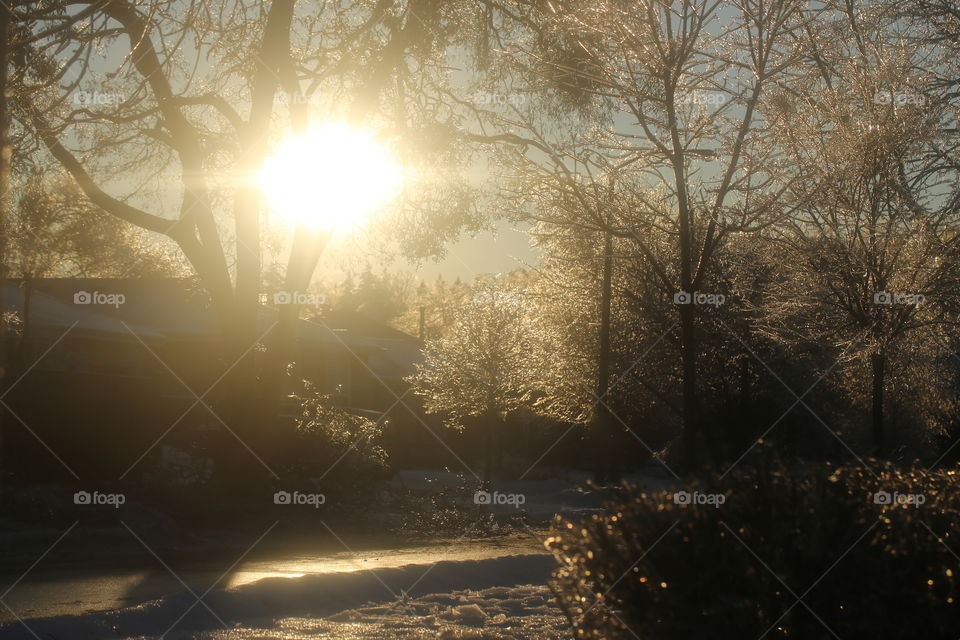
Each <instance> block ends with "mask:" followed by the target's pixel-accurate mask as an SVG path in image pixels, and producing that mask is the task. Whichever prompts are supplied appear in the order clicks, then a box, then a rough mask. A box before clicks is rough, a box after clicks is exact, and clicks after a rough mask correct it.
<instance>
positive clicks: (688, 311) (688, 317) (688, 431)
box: [679, 300, 700, 471]
mask: <svg viewBox="0 0 960 640" xmlns="http://www.w3.org/2000/svg"><path fill="white" fill-rule="evenodd" d="M679 307H680V358H681V365H682V377H683V380H682V408H683V457H684V465H685V466H686V468H687V470H688V471H693V470H694V469H696V468H697V464H698V463H699V451H698V447H699V445H700V442H699V436H700V416H699V408H698V406H697V340H696V327H695V324H694V317H693V302H692V300H691V301H690V304H682V305H679Z"/></svg>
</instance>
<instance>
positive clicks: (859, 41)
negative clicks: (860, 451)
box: [771, 4, 960, 455]
mask: <svg viewBox="0 0 960 640" xmlns="http://www.w3.org/2000/svg"><path fill="white" fill-rule="evenodd" d="M873 8H874V9H875V11H872V12H866V13H865V12H863V11H861V10H860V8H857V7H854V6H853V5H852V4H847V5H844V6H842V7H840V8H839V9H838V10H837V11H836V12H831V13H829V14H826V13H825V14H824V16H823V17H824V20H823V22H822V23H821V31H820V32H818V33H816V34H814V33H812V32H811V33H808V34H807V35H806V37H805V38H804V42H805V43H806V46H807V47H808V51H809V61H810V65H811V69H810V75H809V76H808V77H809V83H808V85H807V86H806V87H805V92H804V94H803V96H804V98H803V99H802V100H800V99H798V100H796V101H793V100H786V99H785V100H784V101H783V102H782V103H781V105H780V108H781V112H780V116H779V118H777V130H778V131H779V132H780V134H781V135H780V137H779V140H780V141H781V143H782V144H783V145H784V146H785V147H786V148H788V149H789V154H790V157H791V158H792V160H793V162H794V163H796V165H797V166H798V167H799V168H800V169H801V172H802V175H803V178H802V179H801V180H797V181H796V182H795V183H794V184H793V187H792V189H791V191H790V193H789V195H788V197H787V198H785V199H784V201H785V203H792V204H793V210H794V211H795V213H796V215H795V216H794V217H792V218H791V219H790V221H789V223H785V224H784V225H782V226H780V227H778V230H780V231H781V232H782V235H781V244H780V248H779V249H778V250H777V256H779V258H782V257H784V256H786V257H788V258H789V259H788V260H787V261H785V264H786V265H789V266H795V267H796V268H797V270H798V271H797V272H796V274H795V275H796V276H797V278H796V279H792V280H788V281H786V283H785V287H784V289H782V290H781V291H779V292H778V296H777V297H775V298H774V299H773V300H772V302H771V312H772V314H773V317H774V318H776V319H778V320H779V321H780V323H781V326H782V327H783V328H784V329H785V330H787V331H788V332H789V333H793V332H795V331H804V330H805V328H806V329H816V330H817V331H818V333H819V335H824V336H826V337H828V338H829V339H831V340H832V341H833V342H834V344H836V345H837V346H838V347H840V348H841V349H842V352H843V353H844V354H845V355H846V358H850V359H859V358H863V359H866V360H868V361H869V367H870V371H871V376H870V377H871V383H870V384H871V393H870V396H871V414H872V419H871V422H872V433H873V439H874V444H875V447H876V451H877V453H878V454H879V455H883V454H884V453H886V437H885V430H884V404H885V403H884V391H885V389H886V386H887V377H888V373H889V372H888V363H889V361H890V358H891V356H893V355H895V354H896V351H897V349H898V348H899V347H900V345H901V344H902V343H903V342H904V341H905V340H906V339H907V336H908V334H909V333H911V332H914V331H917V330H921V329H925V328H928V327H932V326H935V325H938V324H944V323H950V322H952V318H953V310H954V309H955V308H956V299H957V291H958V287H960V280H958V277H960V272H958V270H957V267H958V257H960V253H958V252H960V245H958V242H960V226H958V225H960V209H958V203H960V199H958V196H957V193H958V192H957V190H956V187H957V182H956V175H955V174H952V172H951V171H950V170H949V169H948V168H947V167H944V166H943V165H940V166H937V165H936V164H931V162H930V159H931V158H932V157H935V156H936V155H937V154H936V145H937V143H938V142H939V139H940V136H941V134H940V133H939V132H938V129H939V127H938V123H939V122H940V121H941V120H942V111H941V109H942V107H941V106H940V105H939V104H938V103H937V102H936V101H934V100H931V99H930V98H928V96H927V95H926V92H927V90H928V88H929V87H930V85H929V83H928V81H929V76H926V77H925V76H924V75H920V74H918V73H917V71H916V69H917V68H918V67H919V61H918V60H917V57H918V56H919V55H920V54H921V52H917V50H916V49H915V48H914V47H913V46H912V45H911V44H909V43H908V42H907V41H905V40H904V39H902V38H899V37H898V34H897V24H896V22H895V21H894V20H892V19H891V17H890V16H888V15H885V14H884V13H883V12H881V11H879V10H877V9H879V8H882V5H874V6H873ZM825 34H831V35H832V37H830V38H829V39H827V38H825V37H824V36H825ZM789 266H788V268H790V267H789ZM801 318H802V320H800V319H801Z"/></svg>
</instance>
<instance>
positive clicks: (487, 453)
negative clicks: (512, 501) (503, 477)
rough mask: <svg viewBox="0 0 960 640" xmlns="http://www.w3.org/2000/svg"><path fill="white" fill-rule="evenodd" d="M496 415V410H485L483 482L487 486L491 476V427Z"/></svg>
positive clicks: (494, 422)
mask: <svg viewBox="0 0 960 640" xmlns="http://www.w3.org/2000/svg"><path fill="white" fill-rule="evenodd" d="M496 417H497V413H496V411H494V410H493V409H489V410H488V411H487V412H486V424H485V425H484V430H483V483H484V485H485V486H486V487H488V488H489V487H490V479H491V477H492V476H493V429H494V425H495V424H496Z"/></svg>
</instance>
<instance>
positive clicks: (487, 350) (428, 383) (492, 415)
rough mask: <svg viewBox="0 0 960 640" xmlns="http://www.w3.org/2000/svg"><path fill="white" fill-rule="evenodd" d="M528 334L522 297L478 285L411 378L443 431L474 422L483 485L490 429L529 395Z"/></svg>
mask: <svg viewBox="0 0 960 640" xmlns="http://www.w3.org/2000/svg"><path fill="white" fill-rule="evenodd" d="M530 331H531V329H530V319H529V316H528V314H527V313H526V309H525V304H524V299H523V296H522V295H521V294H518V293H515V292H513V291H511V290H510V289H509V288H507V287H505V286H504V285H503V284H502V283H501V282H497V281H495V280H494V281H482V282H480V283H479V285H478V286H476V287H475V288H474V290H473V296H472V297H471V298H470V299H469V300H468V301H467V302H466V303H465V304H463V306H462V307H460V309H459V310H458V311H457V312H456V314H455V316H454V320H453V324H452V326H451V327H450V328H449V329H448V330H447V332H446V333H445V334H444V335H442V336H441V337H439V338H434V339H431V340H428V341H427V343H426V347H425V349H424V362H423V364H422V365H420V369H419V372H418V373H417V374H416V375H415V376H413V379H412V382H413V384H414V388H415V390H416V393H417V394H419V395H420V396H422V397H423V398H424V408H425V409H426V410H427V412H428V413H436V414H440V415H442V416H443V417H444V420H445V423H446V424H447V426H449V427H451V428H455V429H463V428H465V427H466V426H467V425H468V423H470V422H477V421H479V424H480V425H481V428H482V429H483V430H484V479H485V480H486V481H488V482H489V480H490V475H491V466H492V459H493V434H494V427H495V425H496V423H497V421H498V420H500V419H501V417H503V416H505V415H506V414H507V413H509V412H510V411H513V410H515V409H517V408H519V407H520V406H521V405H523V403H524V402H525V401H526V400H527V398H528V396H529V380H528V378H527V375H526V373H527V371H528V367H529V363H530V335H531V334H530ZM470 419H474V420H473V421H471V420H470Z"/></svg>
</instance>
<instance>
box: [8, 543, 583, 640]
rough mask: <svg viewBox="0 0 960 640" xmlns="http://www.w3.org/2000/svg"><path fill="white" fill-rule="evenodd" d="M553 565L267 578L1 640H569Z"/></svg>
mask: <svg viewBox="0 0 960 640" xmlns="http://www.w3.org/2000/svg"><path fill="white" fill-rule="evenodd" d="M553 562H554V561H553V558H552V557H551V556H549V555H545V554H542V553H539V554H524V555H511V556H504V557H499V558H488V559H483V560H440V561H439V562H435V563H433V564H415V565H405V566H402V567H388V568H378V569H372V570H360V571H353V572H336V573H328V574H315V575H308V576H303V577H301V578H267V579H264V580H260V581H258V582H254V583H251V584H247V585H243V586H241V587H237V588H235V589H228V590H216V591H211V592H210V593H209V594H207V595H206V596H204V597H203V599H202V601H201V602H198V599H197V597H195V596H193V595H191V594H187V593H183V594H179V595H174V596H167V597H164V598H161V599H159V600H156V601H153V602H149V603H146V604H143V605H140V606H137V607H130V608H126V609H120V610H115V611H107V612H97V613H90V614H86V615H79V616H58V617H54V618H45V619H32V620H27V621H26V622H25V623H24V624H21V623H19V622H15V623H10V624H6V625H4V626H3V627H2V628H0V639H2V640H8V639H10V640H13V639H17V640H19V639H21V638H24V639H30V638H43V639H44V640H48V639H49V640H60V639H63V640H67V639H70V640H72V639H74V638H76V639H82V640H99V639H101V638H102V639H104V640H106V639H107V638H109V639H111V640H116V639H118V638H126V639H131V640H133V639H136V640H156V639H158V638H160V637H166V638H170V639H175V640H186V639H188V638H191V639H192V638H199V639H202V640H226V639H227V638H243V639H248V640H254V639H256V640H268V639H272V640H280V639H283V640H293V639H299V638H348V639H351V638H358V639H359V638H422V637H439V638H449V639H456V638H464V639H476V640H480V639H481V638H489V639H491V640H493V639H497V638H503V639H507V638H516V639H520V638H524V639H526V638H530V639H542V640H546V639H548V638H559V637H561V636H564V635H566V634H567V633H568V632H567V631H566V630H565V628H564V625H565V621H564V619H563V618H562V616H561V614H560V612H559V610H558V609H556V607H555V605H554V604H553V602H552V598H551V594H550V592H549V590H548V589H547V588H546V587H545V586H544V585H545V584H546V580H547V578H548V576H549V574H550V571H551V570H552V568H553ZM200 595H202V594H201V593H197V596H200Z"/></svg>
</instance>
